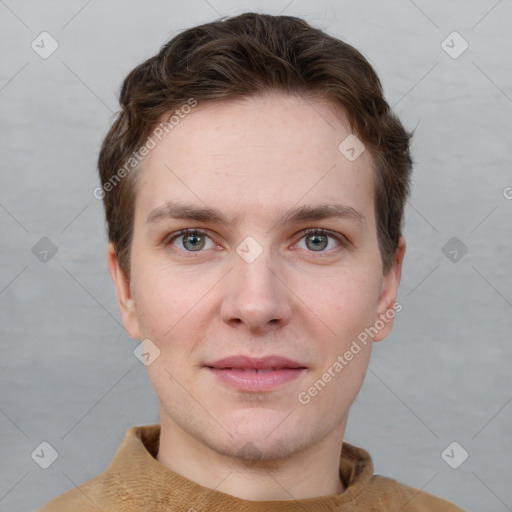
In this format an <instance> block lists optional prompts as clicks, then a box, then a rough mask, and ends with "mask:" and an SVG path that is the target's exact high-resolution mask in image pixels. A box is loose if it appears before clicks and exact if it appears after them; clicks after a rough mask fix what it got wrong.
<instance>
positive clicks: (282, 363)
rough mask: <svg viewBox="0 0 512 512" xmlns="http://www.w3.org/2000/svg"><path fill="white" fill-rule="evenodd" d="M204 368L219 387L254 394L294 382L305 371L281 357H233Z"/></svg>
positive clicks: (295, 363) (305, 368)
mask: <svg viewBox="0 0 512 512" xmlns="http://www.w3.org/2000/svg"><path fill="white" fill-rule="evenodd" d="M205 368H207V369H208V370H209V371H210V372H212V373H213V374H214V375H215V376H216V377H217V378H218V379H219V380H220V381H221V382H222V383H224V384H226V385H228V386H230V387H234V388H236V389H238V390H240V391H245V392H255V393H261V392H264V391H272V390H273V389H275V388H277V387H280V386H283V385H284V384H287V383H289V382H291V381H293V380H295V379H297V378H298V377H299V376H301V375H302V374H303V373H304V372H305V371H306V370H307V367H306V366H305V365H303V364H301V363H299V362H297V361H293V360H291V359H288V358H285V357H281V356H268V357H264V358H252V357H247V356H233V357H227V358H224V359H220V360H218V361H215V362H213V363H208V364H206V365H205Z"/></svg>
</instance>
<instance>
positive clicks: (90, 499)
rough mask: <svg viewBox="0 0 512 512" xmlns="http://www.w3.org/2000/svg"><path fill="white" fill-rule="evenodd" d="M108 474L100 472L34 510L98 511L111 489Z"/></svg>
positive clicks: (59, 511)
mask: <svg viewBox="0 0 512 512" xmlns="http://www.w3.org/2000/svg"><path fill="white" fill-rule="evenodd" d="M109 480H110V479H109V476H108V474H107V473H102V474H101V475H98V476H96V477H94V478H92V479H91V480H88V481H87V482H85V483H83V484H80V485H77V486H76V487H74V488H73V489H70V490H69V491H66V492H65V493H63V494H61V495H59V496H57V497H56V498H54V499H52V500H51V501H49V502H48V503H46V505H44V506H42V507H41V508H38V509H37V510H36V511H35V512H69V511H70V510H73V511H74V512H75V511H76V512H100V511H102V510H104V509H103V502H104V499H105V496H106V495H107V494H109V492H108V490H109V488H110V490H112V488H111V487H110V485H109Z"/></svg>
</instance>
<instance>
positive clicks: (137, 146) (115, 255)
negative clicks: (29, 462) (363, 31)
mask: <svg viewBox="0 0 512 512" xmlns="http://www.w3.org/2000/svg"><path fill="white" fill-rule="evenodd" d="M120 103H121V107H122V110H121V112H120V113H119V115H118V117H117V119H116V121H115V122H114V124H113V126H112V128H111V130H110V132H109V133H108V135H107V136H106V138H105V140H104V143H103V146H102V149H101V153H100V157H99V171H100V177H101V182H102V186H101V188H98V189H97V190H96V191H95V195H96V196H97V197H102V198H103V201H104V206H105V210H106V217H107V223H108V234H109V245H108V265H109V270H110V273H111V275H112V278H113V281H114V283H115V287H116V291H117V297H118V304H119V309H120V312H121V317H122V320H123V323H124V326H125V328H126V330H127V332H128V334H129V335H130V336H132V337H133V338H136V339H139V340H142V344H141V348H140V350H141V357H142V359H143V361H144V362H145V364H146V365H147V370H148V374H149V378H150V380H151V383H152V385H153V387H154V389H155V392H156V394H157V396H158V399H159V403H160V423H159V424H156V425H146V426H139V427H133V428H131V429H130V430H129V431H128V432H127V434H126V437H125V440H124V441H123V444H122V445H121V447H120V448H119V450H118V453H117V455H116V456H115V458H114V460H113V461H112V463H111V465H110V466H109V468H108V469H107V470H106V471H105V472H104V473H102V474H101V475H99V476H97V477H96V478H94V479H92V480H90V481H89V482H86V483H85V484H83V485H81V486H80V487H79V488H75V489H72V490H71V491H69V492H67V493H65V494H63V495H62V496H60V497H58V498H56V499H55V500H53V501H52V502H50V503H49V504H47V505H46V506H45V507H43V508H42V509H40V510H42V511H43V512H48V511H60V510H83V511H88V510H91V511H92V510H119V511H132V510H134V511H135V510H145V511H152V510H182V511H185V510H189V511H226V510H235V511H268V510H276V511H295V510H308V511H309V510H311V511H320V510H322V511H323V510H325V511H326V510H337V511H349V510H350V511H356V510H357V511H359V512H364V511H370V510H372V511H375V510H386V511H393V512H397V511H398V510H403V511H404V512H420V511H427V510H428V511H434V510H435V511H436V512H443V511H457V510H459V511H460V510H461V509H459V508H458V507H456V506H455V505H453V504H451V503H449V502H447V501H445V500H442V499H440V498H437V497H435V496H432V495H430V494H427V493H425V492H422V491H419V490H417V489H414V488H412V487H408V486H406V485H403V484H401V483H398V482H396V481H394V480H391V479H389V478H385V477H382V476H377V475H374V474H373V466H372V462H371V458H370V456H369V454H368V453H367V452H365V451H364V450H362V449H360V448H357V447H355V446H352V445H349V444H347V443H344V442H343V437H344V432H345V428H346V424H347V418H348V412H349V408H350V406H351V404H352V402H353V401H354V399H355V397H356V395H357V393H358V391H359V389H360V388H361V385H362V382H363V379H364V376H365V373H366V370H367V367H368V362H369V358H370V353H371V345H372V342H374V341H375V342H376V341H380V340H382V339H384V338H385V337H386V336H387V335H388V333H389V332H390V330H391V328H392V325H393V320H394V317H395V315H396V313H397V312H398V311H399V310H400V308H401V305H400V304H399V303H398V302H397V300H396V297H397V290H398V286H399V282H400V274H401V265H402V260H403V257H404V252H405V241H404V238H403V237H402V235H401V224H402V217H403V208H404V204H405V201H406V197H407V194H408V189H409V179H410V172H411V158H410V154H409V141H410V134H409V133H407V132H406V131H405V130H404V128H403V127H402V125H401V123H400V121H399V120H398V119H397V118H396V117H395V116H394V115H393V114H392V113H391V112H390V109H389V107H388V105H387V103H386V101H385V100H384V98H383V94H382V88H381V85H380V82H379V79H378V77H377V76H376V74H375V72H374V71H373V69H372V68H371V66H370V65H369V64H368V62H367V61H366V60H365V59H364V58H363V57H362V56H361V55H360V54H359V52H357V51H356V50H355V49H354V48H352V47H351V46H349V45H347V44H345V43H343V42H341V41H340V40H338V39H335V38H333V37H330V36H328V35H326V34H325V33H323V32H321V31H320V30H317V29H314V28H312V27H311V26H310V25H308V24H307V23H306V22H304V21H303V20H300V19H297V18H293V17H288V16H270V15H259V14H253V13H247V14H244V15H241V16H237V17H233V18H229V19H225V20H223V21H216V22H214V23H209V24H206V25H203V26H199V27H195V28H192V29H190V30H187V31H185V32H183V33H182V34H180V35H178V36H177V37H175V38H174V39H173V40H171V41H170V42H169V43H168V44H166V45H165V46H164V47H163V48H162V49H161V51H160V52H159V54H158V55H156V56H154V57H152V58H150V59H149V60H147V61H146V62H144V63H143V64H141V65H139V66H138V67H136V68H135V69H134V70H133V71H132V72H131V73H130V74H129V75H128V77H127V78H126V80H125V82H124V84H123V87H122V91H121V98H120Z"/></svg>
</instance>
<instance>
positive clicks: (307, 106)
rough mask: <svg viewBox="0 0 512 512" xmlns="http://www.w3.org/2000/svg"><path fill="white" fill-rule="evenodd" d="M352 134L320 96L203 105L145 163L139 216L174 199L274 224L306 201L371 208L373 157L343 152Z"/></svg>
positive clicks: (140, 180) (140, 178)
mask: <svg viewBox="0 0 512 512" xmlns="http://www.w3.org/2000/svg"><path fill="white" fill-rule="evenodd" d="M350 135H351V129H350V124H349V122H348V119H347V117H346V115H345V114H344V112H343V111H342V110H341V109H336V108H334V107H333V105H332V104H329V103H327V102H326V101H325V100H321V99H319V98H316V99H314V98H313V99H312V98H305V97H297V96H288V95H279V94H273V95H266V96H260V97H252V98H244V99H241V100H223V101H215V102H210V103H206V104H199V105H198V106H196V107H195V108H194V109H193V110H192V111H191V112H190V113H189V114H187V115H186V116H183V117H182V118H181V119H180V121H179V123H178V124H176V125H174V127H173V128H172V130H170V132H169V133H168V134H165V136H164V137H163V139H162V140H161V141H157V144H156V146H155V147H154V148H153V149H152V150H151V152H150V153H149V154H148V156H147V157H146V159H145V161H144V162H143V165H142V168H141V169H140V175H139V176H138V180H137V181H138V184H137V194H136V217H139V216H144V221H145V220H146V218H147V216H148V215H150V214H151V212H152V211H153V210H154V209H156V208H159V207H161V206H163V205H164V204H165V203H166V202H168V201H176V200H179V201H183V202H187V203H195V204H197V205H200V206H212V207H214V208H215V209H216V210H223V211H224V212H225V213H226V215H227V216H230V215H232V216H235V215H236V216H237V217H238V218H243V219H252V218H254V217H255V218H260V219H263V218H264V217H265V216H267V215H268V219H270V218H271V217H272V219H275V218H276V217H277V216H280V215H283V214H284V212H285V211H288V210H289V209H290V208H292V207H297V206H298V205H300V204H302V203H307V204H310V205H314V204H324V205H325V204H329V203H332V204H343V205H346V206H347V207H348V208H352V209H354V210H358V211H360V210H361V209H367V210H368V209H372V210H373V208H372V205H373V188H374V187H373V181H374V180H373V172H374V170H373V162H372V159H371V156H370V154H369V152H368V151H363V153H362V154H361V155H360V156H359V157H358V158H357V159H355V160H353V161H351V160H349V159H347V157H346V156H345V155H344V153H343V152H341V151H340V149H339V146H340V143H341V142H342V141H343V140H345V139H346V138H347V137H348V136H350ZM366 213H367V214H368V213H370V212H368V211H367V212H366Z"/></svg>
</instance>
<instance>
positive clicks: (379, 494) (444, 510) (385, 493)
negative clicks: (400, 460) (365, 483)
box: [369, 475, 464, 512]
mask: <svg viewBox="0 0 512 512" xmlns="http://www.w3.org/2000/svg"><path fill="white" fill-rule="evenodd" d="M369 487H370V494H372V495H373V496H374V498H375V500H376V502H377V503H378V505H379V506H378V507H377V508H376V509H377V510H383V511H384V510H390V511H391V510H392V511H395V510H401V511H402V512H464V510H463V509H461V508H459V507H458V506H457V505H455V504H453V503H452V502H451V501H448V500H445V499H443V498H439V497H438V496H434V495H433V494H429V493H428V492H425V491H422V490H420V489H416V488H415V487H411V486H409V485H405V484H402V483H401V482H398V481H397V480H393V479H392V478H388V477H385V476H381V475H374V476H373V477H372V479H371V480H370V485H369Z"/></svg>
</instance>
